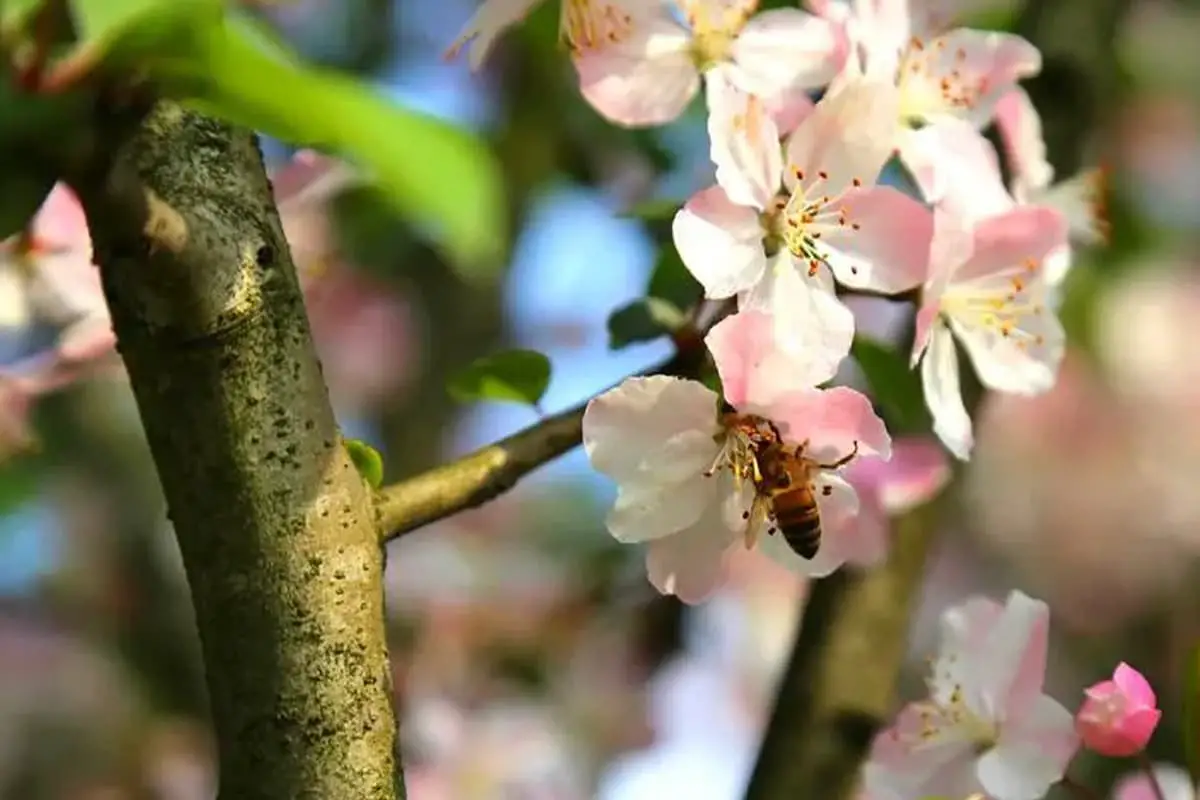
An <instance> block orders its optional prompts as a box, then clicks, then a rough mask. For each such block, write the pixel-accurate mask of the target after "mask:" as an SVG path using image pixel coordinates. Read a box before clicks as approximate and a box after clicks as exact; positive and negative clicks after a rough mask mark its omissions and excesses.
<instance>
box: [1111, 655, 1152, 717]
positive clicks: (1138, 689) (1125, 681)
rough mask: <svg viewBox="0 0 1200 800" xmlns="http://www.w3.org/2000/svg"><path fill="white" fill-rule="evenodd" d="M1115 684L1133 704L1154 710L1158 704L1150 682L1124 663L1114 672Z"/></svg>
mask: <svg viewBox="0 0 1200 800" xmlns="http://www.w3.org/2000/svg"><path fill="white" fill-rule="evenodd" d="M1113 683H1115V684H1116V685H1117V688H1119V689H1120V690H1121V691H1122V692H1123V693H1124V694H1125V696H1126V697H1127V698H1128V699H1129V701H1130V702H1132V703H1135V704H1138V705H1142V706H1146V707H1149V708H1153V707H1154V706H1155V704H1156V702H1157V700H1156V698H1155V696H1154V688H1153V687H1152V686H1150V681H1148V680H1146V678H1145V676H1144V675H1142V673H1140V672H1138V671H1137V670H1136V669H1134V668H1133V667H1131V666H1129V665H1128V664H1126V663H1125V662H1124V661H1122V662H1121V663H1120V664H1118V665H1117V668H1116V669H1115V670H1114V671H1113Z"/></svg>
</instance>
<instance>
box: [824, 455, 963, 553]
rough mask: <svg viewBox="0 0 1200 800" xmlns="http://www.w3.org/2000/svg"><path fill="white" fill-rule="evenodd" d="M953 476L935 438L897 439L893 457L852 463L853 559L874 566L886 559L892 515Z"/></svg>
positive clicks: (849, 472)
mask: <svg viewBox="0 0 1200 800" xmlns="http://www.w3.org/2000/svg"><path fill="white" fill-rule="evenodd" d="M950 475H951V472H950V461H949V459H948V458H947V457H946V451H945V450H944V449H942V447H941V445H939V444H938V443H937V442H936V441H934V440H933V439H931V438H917V437H909V438H903V439H894V440H893V441H892V458H891V460H890V461H881V460H879V459H864V460H862V461H855V462H854V463H853V464H851V465H850V466H849V468H848V469H847V470H846V479H847V480H848V481H849V482H850V484H851V485H852V486H854V488H855V489H856V490H857V491H858V497H859V511H858V530H857V533H856V538H857V540H858V543H859V546H858V547H857V548H856V549H855V555H854V558H852V559H850V563H852V564H856V565H858V566H871V565H873V564H877V563H879V562H880V561H882V560H883V558H884V557H885V556H886V555H887V550H888V545H889V542H890V532H889V525H890V518H891V517H894V516H897V515H899V514H903V513H905V512H906V511H908V510H910V509H912V508H915V507H916V506H919V505H921V504H922V503H925V502H927V501H929V500H932V499H933V498H934V497H935V496H936V495H937V494H938V493H939V492H941V490H942V488H943V487H945V485H946V483H947V482H949V480H950Z"/></svg>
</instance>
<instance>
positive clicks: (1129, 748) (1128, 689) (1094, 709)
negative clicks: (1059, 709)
mask: <svg viewBox="0 0 1200 800" xmlns="http://www.w3.org/2000/svg"><path fill="white" fill-rule="evenodd" d="M1084 694H1085V695H1086V698H1087V699H1085V700H1084V702H1083V705H1082V706H1081V707H1080V708H1079V711H1078V712H1077V713H1076V715H1075V729H1076V730H1077V731H1078V732H1079V736H1080V738H1081V739H1082V740H1083V743H1084V745H1085V746H1086V747H1088V748H1090V749H1092V750H1094V751H1095V752H1097V753H1099V754H1100V755H1103V756H1113V757H1117V758H1124V757H1126V756H1132V755H1136V754H1138V753H1140V752H1141V751H1142V750H1143V749H1145V747H1146V743H1147V742H1149V741H1150V737H1151V736H1152V735H1153V734H1154V729H1155V728H1156V727H1158V721H1159V720H1160V719H1162V711H1160V710H1159V709H1158V707H1157V705H1156V700H1155V697H1154V689H1152V688H1151V687H1150V682H1149V681H1147V680H1146V679H1145V677H1143V676H1142V674H1141V673H1140V672H1138V671H1137V670H1136V669H1134V668H1133V667H1131V666H1129V665H1128V664H1126V663H1124V662H1122V663H1120V664H1118V665H1117V668H1116V670H1115V671H1114V672H1113V676H1112V680H1105V681H1100V682H1099V683H1097V684H1095V685H1093V686H1089V687H1088V688H1087V689H1085V690H1084Z"/></svg>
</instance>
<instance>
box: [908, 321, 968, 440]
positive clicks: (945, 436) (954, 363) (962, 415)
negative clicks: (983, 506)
mask: <svg viewBox="0 0 1200 800" xmlns="http://www.w3.org/2000/svg"><path fill="white" fill-rule="evenodd" d="M921 386H922V388H923V390H924V392H925V404H926V405H927V406H928V407H929V413H930V414H931V415H932V416H933V432H934V433H935V434H937V437H938V438H939V439H941V441H942V444H944V445H946V448H947V449H948V450H949V451H950V452H951V453H953V454H954V455H955V456H956V457H958V458H959V459H961V460H963V461H966V460H967V459H968V458H969V457H970V454H971V449H972V448H973V447H974V444H975V438H974V436H973V434H972V431H971V417H970V415H969V414H967V409H966V406H964V405H963V399H962V389H961V388H960V386H959V379H958V352H957V351H956V350H955V347H954V338H953V337H952V336H951V334H950V330H949V329H948V328H946V327H945V326H944V325H937V326H934V328H933V330H932V333H931V334H930V336H929V346H928V348H927V349H926V350H925V355H924V360H923V361H922V362H921Z"/></svg>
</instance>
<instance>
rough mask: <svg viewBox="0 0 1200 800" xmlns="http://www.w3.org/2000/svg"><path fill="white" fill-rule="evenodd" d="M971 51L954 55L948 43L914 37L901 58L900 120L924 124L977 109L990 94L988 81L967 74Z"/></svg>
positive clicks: (961, 51)
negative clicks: (937, 117) (984, 97)
mask: <svg viewBox="0 0 1200 800" xmlns="http://www.w3.org/2000/svg"><path fill="white" fill-rule="evenodd" d="M966 60H967V51H966V50H964V49H963V48H961V47H959V48H955V50H954V51H953V52H950V50H949V48H948V46H947V44H946V40H945V39H944V38H942V37H940V36H939V37H936V38H934V39H932V40H931V41H929V42H925V41H923V40H921V39H920V38H919V37H916V36H914V37H912V39H910V40H909V43H908V47H906V48H905V49H904V52H903V54H902V55H901V57H900V67H899V69H898V71H897V75H896V85H897V86H899V87H900V118H901V119H902V120H903V121H905V122H907V123H909V124H915V123H921V122H925V121H927V120H928V118H929V117H931V116H936V115H938V114H954V115H960V114H963V113H965V112H968V111H970V110H972V109H973V108H975V106H976V105H977V104H978V103H979V99H980V98H981V97H982V96H983V95H984V94H985V93H986V92H987V91H988V89H989V85H988V79H987V78H986V77H984V76H979V77H971V76H969V75H965V74H964V73H963V67H964V66H965V64H966Z"/></svg>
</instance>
